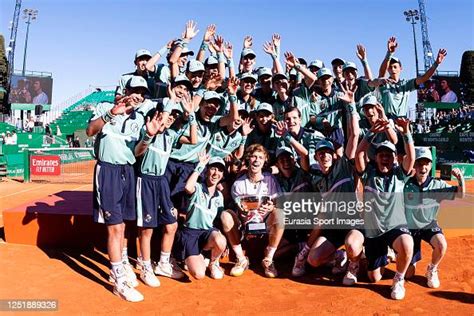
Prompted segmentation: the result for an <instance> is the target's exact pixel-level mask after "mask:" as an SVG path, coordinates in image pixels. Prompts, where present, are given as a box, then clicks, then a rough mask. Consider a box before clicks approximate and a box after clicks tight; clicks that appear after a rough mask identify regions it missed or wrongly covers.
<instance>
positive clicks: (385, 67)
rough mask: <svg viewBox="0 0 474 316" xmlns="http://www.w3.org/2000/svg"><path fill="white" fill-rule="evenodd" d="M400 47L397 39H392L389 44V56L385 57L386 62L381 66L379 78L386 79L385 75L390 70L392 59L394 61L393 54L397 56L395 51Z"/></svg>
mask: <svg viewBox="0 0 474 316" xmlns="http://www.w3.org/2000/svg"><path fill="white" fill-rule="evenodd" d="M397 47H398V43H397V39H396V38H395V37H393V36H392V37H390V38H389V39H388V42H387V54H386V55H385V58H384V60H383V61H382V63H381V64H380V69H379V78H383V77H385V73H386V72H387V70H388V65H389V64H390V59H392V56H393V54H395V50H396V49H397Z"/></svg>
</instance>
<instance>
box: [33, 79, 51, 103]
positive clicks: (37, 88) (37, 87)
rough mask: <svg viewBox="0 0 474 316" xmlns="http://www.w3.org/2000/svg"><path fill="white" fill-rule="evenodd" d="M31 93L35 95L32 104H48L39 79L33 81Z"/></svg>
mask: <svg viewBox="0 0 474 316" xmlns="http://www.w3.org/2000/svg"><path fill="white" fill-rule="evenodd" d="M33 92H34V93H35V97H34V98H33V103H34V104H48V103H49V98H48V95H47V94H46V93H45V92H44V91H43V89H42V87H41V81H40V80H39V79H35V80H34V81H33Z"/></svg>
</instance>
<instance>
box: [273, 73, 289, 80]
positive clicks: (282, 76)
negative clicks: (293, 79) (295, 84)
mask: <svg viewBox="0 0 474 316" xmlns="http://www.w3.org/2000/svg"><path fill="white" fill-rule="evenodd" d="M278 79H286V80H288V77H287V76H286V75H283V74H276V75H273V80H278Z"/></svg>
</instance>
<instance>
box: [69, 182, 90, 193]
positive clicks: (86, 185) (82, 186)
mask: <svg viewBox="0 0 474 316" xmlns="http://www.w3.org/2000/svg"><path fill="white" fill-rule="evenodd" d="M91 185H92V183H90V184H84V185H81V186H78V187H77V188H75V189H72V191H78V190H79V189H80V188H84V187H88V186H91Z"/></svg>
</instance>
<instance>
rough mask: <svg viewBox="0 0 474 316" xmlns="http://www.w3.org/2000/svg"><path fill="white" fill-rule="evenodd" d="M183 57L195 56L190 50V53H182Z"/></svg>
mask: <svg viewBox="0 0 474 316" xmlns="http://www.w3.org/2000/svg"><path fill="white" fill-rule="evenodd" d="M183 55H184V56H188V55H189V56H194V52H193V51H192V50H190V51H189V52H184V53H181V55H180V56H183Z"/></svg>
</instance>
